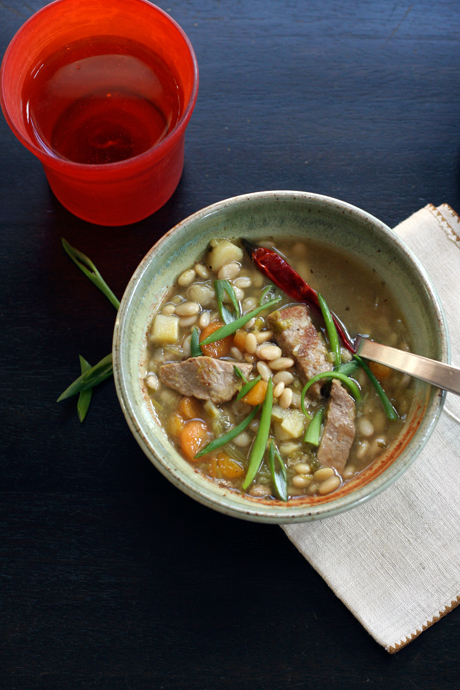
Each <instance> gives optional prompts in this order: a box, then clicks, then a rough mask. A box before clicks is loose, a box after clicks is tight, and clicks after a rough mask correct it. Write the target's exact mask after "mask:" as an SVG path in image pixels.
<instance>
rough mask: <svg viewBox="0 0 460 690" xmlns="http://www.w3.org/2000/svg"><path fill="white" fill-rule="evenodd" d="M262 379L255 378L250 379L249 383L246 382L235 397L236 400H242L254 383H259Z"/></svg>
mask: <svg viewBox="0 0 460 690" xmlns="http://www.w3.org/2000/svg"><path fill="white" fill-rule="evenodd" d="M261 378H262V377H261V376H256V377H255V379H251V380H250V381H247V382H246V383H245V384H244V386H243V388H242V389H241V390H240V392H239V393H238V395H237V396H236V400H241V398H244V396H245V395H246V394H247V393H249V391H250V390H251V389H252V388H254V386H255V385H256V383H258V382H259V381H260V379H261Z"/></svg>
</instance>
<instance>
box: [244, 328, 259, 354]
mask: <svg viewBox="0 0 460 690" xmlns="http://www.w3.org/2000/svg"><path fill="white" fill-rule="evenodd" d="M244 349H245V350H246V352H249V354H251V355H253V354H254V352H255V351H256V349H257V340H256V336H255V335H254V333H248V334H247V336H246V340H245V341H244Z"/></svg>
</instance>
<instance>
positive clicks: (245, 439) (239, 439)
mask: <svg viewBox="0 0 460 690" xmlns="http://www.w3.org/2000/svg"><path fill="white" fill-rule="evenodd" d="M251 438H252V436H251V435H250V434H248V433H247V432H246V431H243V432H241V434H239V435H238V436H235V438H234V439H233V443H234V444H235V446H238V448H246V446H249V444H250V443H251Z"/></svg>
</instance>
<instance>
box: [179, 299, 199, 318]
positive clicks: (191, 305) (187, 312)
mask: <svg viewBox="0 0 460 690" xmlns="http://www.w3.org/2000/svg"><path fill="white" fill-rule="evenodd" d="M199 311H200V305H199V304H197V303H196V302H182V304H179V305H178V306H177V307H176V314H177V315H178V316H192V315H195V314H198V312H199Z"/></svg>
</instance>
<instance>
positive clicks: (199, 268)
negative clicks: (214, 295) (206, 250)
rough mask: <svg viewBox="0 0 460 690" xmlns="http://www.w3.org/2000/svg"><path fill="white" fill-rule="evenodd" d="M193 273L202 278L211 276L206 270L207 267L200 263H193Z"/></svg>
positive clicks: (205, 278)
mask: <svg viewBox="0 0 460 690" xmlns="http://www.w3.org/2000/svg"><path fill="white" fill-rule="evenodd" d="M195 273H196V274H197V276H199V277H200V278H203V279H204V280H207V279H208V278H209V277H210V276H211V272H210V271H209V270H208V268H207V267H206V266H205V265H204V264H201V263H199V264H195Z"/></svg>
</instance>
